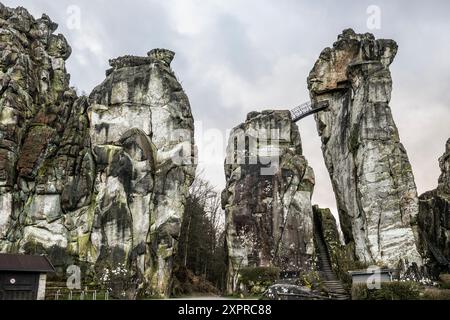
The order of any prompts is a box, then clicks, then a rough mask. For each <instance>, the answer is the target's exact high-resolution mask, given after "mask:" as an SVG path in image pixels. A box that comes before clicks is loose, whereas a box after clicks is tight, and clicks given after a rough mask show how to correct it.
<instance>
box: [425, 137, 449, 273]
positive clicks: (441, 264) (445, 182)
mask: <svg viewBox="0 0 450 320" xmlns="http://www.w3.org/2000/svg"><path fill="white" fill-rule="evenodd" d="M439 166H440V168H441V172H442V173H441V176H440V177H439V184H438V187H437V188H436V189H435V190H432V191H429V192H426V193H424V194H423V195H421V196H420V198H419V200H420V201H419V219H418V220H419V232H420V240H421V244H422V248H421V249H422V250H423V252H424V254H425V255H426V257H428V258H429V259H430V261H429V263H428V264H429V265H430V266H431V267H432V273H437V274H439V272H449V271H450V270H449V268H450V139H449V140H447V145H446V149H445V153H444V155H443V156H442V157H441V158H440V159H439Z"/></svg>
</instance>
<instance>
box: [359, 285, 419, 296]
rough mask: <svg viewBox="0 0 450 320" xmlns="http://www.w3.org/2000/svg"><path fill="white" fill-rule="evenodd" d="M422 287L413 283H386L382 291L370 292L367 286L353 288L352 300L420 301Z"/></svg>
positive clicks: (382, 286)
mask: <svg viewBox="0 0 450 320" xmlns="http://www.w3.org/2000/svg"><path fill="white" fill-rule="evenodd" d="M419 298H420V286H419V284H417V283H416V282H412V281H405V282H400V281H394V282H384V283H382V284H381V289H373V290H369V289H368V288H367V285H366V284H357V285H353V287H352V300H419Z"/></svg>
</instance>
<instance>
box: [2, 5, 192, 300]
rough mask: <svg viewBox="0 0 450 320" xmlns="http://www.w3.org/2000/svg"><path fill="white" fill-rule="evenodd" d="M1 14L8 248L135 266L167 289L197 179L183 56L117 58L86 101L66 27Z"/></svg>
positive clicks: (140, 275)
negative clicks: (177, 68)
mask: <svg viewBox="0 0 450 320" xmlns="http://www.w3.org/2000/svg"><path fill="white" fill-rule="evenodd" d="M0 17H1V19H0V37H1V42H0V46H1V57H0V63H1V66H2V69H1V70H0V81H1V87H0V137H1V140H0V211H1V214H0V232H1V235H0V250H1V251H10V252H11V251H13V252H30V253H35V252H45V253H48V254H50V257H51V259H52V262H53V263H54V264H56V265H57V266H60V267H65V266H67V265H68V264H71V263H77V264H78V263H81V262H85V263H86V264H87V265H88V266H95V270H96V271H97V273H100V274H101V272H102V269H103V268H114V267H115V266H116V265H118V264H119V263H120V264H125V265H127V266H128V267H129V268H130V269H131V270H132V271H133V273H134V278H135V279H137V280H136V282H137V284H139V287H140V289H141V293H143V294H151V295H167V294H168V292H169V285H170V279H171V271H172V261H173V255H174V250H175V249H176V243H177V237H178V235H179V231H180V230H179V229H180V225H181V219H182V214H183V211H184V209H183V208H184V202H185V198H186V196H187V193H188V189H189V186H190V184H191V183H192V181H193V177H194V175H195V161H193V160H194V159H193V155H194V150H193V131H194V123H193V118H192V114H191V110H190V105H189V101H188V98H187V96H186V95H185V93H184V91H183V89H182V87H181V85H180V84H179V83H178V81H177V79H176V77H175V75H174V73H173V72H172V70H171V68H170V63H171V61H172V59H173V57H174V53H173V52H171V51H168V50H162V49H157V50H152V51H150V52H149V54H148V56H147V57H133V56H125V57H120V58H118V59H114V60H111V61H110V64H111V67H112V69H110V70H108V71H107V78H106V80H105V81H104V82H103V83H102V84H101V85H99V86H98V87H97V88H95V89H94V90H93V92H92V93H91V95H90V97H89V98H87V97H80V98H78V97H77V96H76V93H75V91H74V90H73V89H71V88H69V75H68V74H67V73H66V70H65V60H66V59H67V58H68V57H69V55H70V52H71V49H70V46H69V45H68V44H67V41H66V40H65V38H64V37H63V36H62V35H54V34H53V32H54V31H55V30H56V28H57V25H56V24H55V23H53V22H52V21H51V20H50V18H49V17H47V16H46V15H44V16H43V17H42V18H41V19H37V20H35V19H34V18H33V17H32V16H30V15H29V14H28V12H27V11H26V10H25V9H23V8H17V9H9V8H6V7H4V6H3V5H2V6H0ZM90 269H93V268H90ZM62 270H64V269H62Z"/></svg>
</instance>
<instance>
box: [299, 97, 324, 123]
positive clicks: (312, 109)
mask: <svg viewBox="0 0 450 320" xmlns="http://www.w3.org/2000/svg"><path fill="white" fill-rule="evenodd" d="M328 107H329V103H328V101H320V102H317V103H313V102H311V101H309V102H305V103H303V104H301V105H299V106H297V107H295V108H294V109H292V110H291V116H292V121H294V122H297V121H299V120H301V119H303V118H305V117H307V116H310V115H312V114H315V113H317V112H320V111H322V110H325V109H327V108H328Z"/></svg>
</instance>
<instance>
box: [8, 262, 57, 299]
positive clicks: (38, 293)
mask: <svg viewBox="0 0 450 320" xmlns="http://www.w3.org/2000/svg"><path fill="white" fill-rule="evenodd" d="M54 272H55V268H54V267H53V265H52V264H51V262H50V261H49V260H48V258H47V257H46V256H31V255H22V254H5V253H0V300H44V299H45V286H46V282H47V274H48V273H54Z"/></svg>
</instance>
